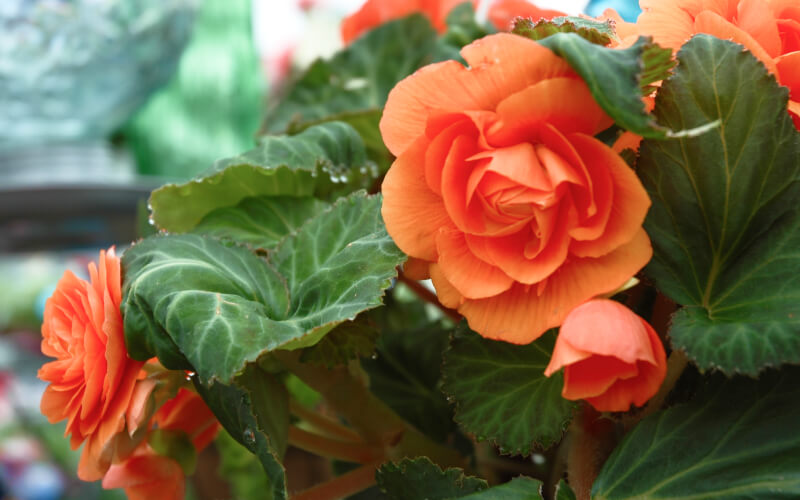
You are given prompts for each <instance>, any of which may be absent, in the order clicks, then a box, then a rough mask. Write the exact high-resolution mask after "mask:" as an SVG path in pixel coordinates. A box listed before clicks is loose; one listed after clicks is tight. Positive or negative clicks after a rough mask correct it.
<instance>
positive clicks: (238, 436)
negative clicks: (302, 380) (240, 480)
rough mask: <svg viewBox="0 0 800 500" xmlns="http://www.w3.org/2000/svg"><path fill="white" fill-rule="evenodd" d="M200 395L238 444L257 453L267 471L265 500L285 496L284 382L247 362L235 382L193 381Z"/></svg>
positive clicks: (286, 412) (286, 426)
mask: <svg viewBox="0 0 800 500" xmlns="http://www.w3.org/2000/svg"><path fill="white" fill-rule="evenodd" d="M195 387H196V388H197V391H198V393H199V394H200V396H202V397H203V399H204V400H205V402H206V403H207V404H208V406H209V408H211V410H212V411H213V412H214V415H216V417H217V419H218V420H219V422H220V424H222V426H223V427H224V428H225V430H226V431H228V433H229V434H230V435H231V437H232V438H233V439H235V440H236V442H238V443H239V444H241V445H242V446H244V447H245V448H247V450H248V451H249V452H250V453H252V454H254V455H255V456H256V457H258V459H259V461H260V462H261V466H262V468H263V469H264V472H265V473H266V480H267V482H268V488H267V489H264V490H262V491H261V495H262V496H261V497H259V498H265V499H267V500H284V499H286V498H287V494H286V474H285V471H284V469H283V465H282V464H281V457H282V456H283V453H284V452H285V451H286V440H287V435H288V432H289V401H288V394H287V392H286V389H285V388H284V386H283V384H281V383H280V382H278V381H277V380H275V378H274V377H273V376H272V375H270V374H269V373H267V372H265V371H263V370H261V369H260V368H259V367H258V366H257V365H249V366H248V367H247V369H246V370H245V371H244V373H243V374H242V375H241V376H240V377H239V378H238V379H237V380H236V385H224V384H221V383H215V384H213V385H211V386H210V387H209V386H207V385H205V384H202V383H199V381H195Z"/></svg>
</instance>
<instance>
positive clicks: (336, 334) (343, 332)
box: [300, 315, 380, 368]
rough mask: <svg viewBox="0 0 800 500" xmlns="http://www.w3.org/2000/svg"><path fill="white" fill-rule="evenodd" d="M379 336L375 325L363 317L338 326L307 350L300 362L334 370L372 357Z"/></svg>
mask: <svg viewBox="0 0 800 500" xmlns="http://www.w3.org/2000/svg"><path fill="white" fill-rule="evenodd" d="M379 334H380V331H379V330H378V328H377V326H376V325H375V323H373V322H372V321H370V320H369V319H367V317H366V316H364V315H361V316H359V317H358V318H356V319H355V320H353V321H346V322H344V323H342V324H341V325H339V326H337V327H336V328H334V329H333V330H331V331H330V332H329V333H328V334H327V335H325V338H323V339H322V340H320V341H319V342H318V343H317V344H315V345H313V346H311V347H309V348H308V349H305V350H304V351H303V354H302V355H301V356H300V361H302V362H303V363H314V364H319V365H323V366H326V367H328V368H333V367H334V366H337V365H344V364H347V362H348V361H350V360H353V359H357V358H365V357H369V356H372V355H373V353H374V352H375V342H376V340H377V339H378V335H379Z"/></svg>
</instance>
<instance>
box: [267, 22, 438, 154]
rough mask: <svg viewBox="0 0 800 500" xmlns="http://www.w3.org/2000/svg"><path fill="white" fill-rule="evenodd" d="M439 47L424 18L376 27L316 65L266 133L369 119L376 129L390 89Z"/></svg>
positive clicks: (276, 111) (272, 114)
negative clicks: (354, 119)
mask: <svg viewBox="0 0 800 500" xmlns="http://www.w3.org/2000/svg"><path fill="white" fill-rule="evenodd" d="M435 47H436V31H434V29H433V27H432V26H431V24H430V22H429V21H428V20H427V18H425V17H424V16H422V15H421V14H415V15H412V16H410V17H406V18H403V19H398V20H395V21H391V22H388V23H386V24H384V25H382V26H380V27H378V28H376V29H373V30H371V31H369V32H367V33H366V34H364V35H363V36H361V37H359V38H358V39H357V40H355V41H353V43H351V44H350V45H349V46H348V47H346V48H345V49H343V50H342V51H340V52H338V53H337V54H336V55H334V56H333V57H332V58H331V59H329V60H322V59H320V60H317V61H315V62H314V63H313V64H312V65H311V66H310V67H309V68H308V70H306V72H305V73H304V74H303V75H302V76H301V77H300V78H299V79H298V80H297V81H296V82H294V83H293V84H292V85H291V86H290V87H289V90H288V91H287V93H286V95H285V96H284V97H283V98H282V99H281V101H280V102H279V103H278V104H277V106H276V107H274V108H273V109H271V110H270V111H268V112H267V116H266V119H265V121H264V130H265V131H266V132H267V133H283V132H287V131H288V132H290V133H291V132H295V131H298V130H302V129H304V128H305V127H306V126H308V124H310V123H319V122H320V121H326V120H331V119H337V120H343V121H350V120H351V119H352V118H356V117H358V118H361V117H363V116H365V115H366V116H369V117H371V119H372V120H373V124H374V125H373V127H372V129H373V130H376V131H377V124H378V120H379V119H380V114H381V110H382V109H383V106H384V104H385V103H386V98H387V96H388V95H389V91H390V90H392V88H393V87H394V86H395V84H397V82H399V81H400V80H402V79H403V78H405V77H406V76H408V75H410V74H411V73H413V72H414V70H416V69H417V68H419V67H420V66H423V65H424V64H427V63H428V62H431V54H432V52H433V50H434V48H435ZM367 129H369V128H368V127H367ZM377 146H378V145H376V146H375V147H377ZM380 146H381V147H382V143H381V144H380Z"/></svg>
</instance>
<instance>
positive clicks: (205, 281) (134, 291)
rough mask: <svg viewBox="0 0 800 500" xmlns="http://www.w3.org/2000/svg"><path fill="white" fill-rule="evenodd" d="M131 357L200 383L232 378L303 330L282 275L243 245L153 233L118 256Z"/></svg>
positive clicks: (224, 380)
mask: <svg viewBox="0 0 800 500" xmlns="http://www.w3.org/2000/svg"><path fill="white" fill-rule="evenodd" d="M122 266H123V269H124V280H123V283H124V286H123V302H122V307H121V309H122V315H123V318H124V325H125V341H126V344H127V347H128V352H129V354H130V356H131V357H132V358H134V359H139V360H145V359H149V358H151V357H152V356H154V355H156V356H158V358H159V360H161V362H162V363H163V364H164V366H166V367H167V368H171V369H188V370H193V371H195V372H197V374H198V376H199V377H200V379H201V380H202V381H203V383H208V382H210V381H212V380H213V379H220V380H222V381H223V382H225V383H229V382H230V381H231V379H232V378H233V376H234V375H235V374H236V373H237V372H239V371H241V369H242V368H244V365H245V363H247V362H253V361H255V360H256V359H257V358H258V356H259V355H260V354H261V353H262V352H264V351H269V350H272V349H277V348H278V347H280V346H282V345H284V344H286V343H287V342H289V341H290V340H293V339H294V338H297V337H300V336H302V334H303V333H304V332H302V331H299V330H298V329H297V328H296V327H294V325H292V324H290V323H286V322H280V321H278V320H279V319H281V318H285V317H286V315H287V313H288V311H289V307H290V304H289V301H290V299H289V291H288V289H287V285H286V282H285V280H284V278H283V277H282V276H281V275H280V274H278V273H277V271H275V269H274V268H272V267H271V266H270V265H269V263H267V262H266V261H265V260H264V259H262V258H260V257H258V256H256V255H254V254H253V253H252V252H250V251H249V250H247V249H246V248H242V247H237V246H232V245H224V244H222V243H220V242H219V241H217V240H213V239H211V238H206V237H202V236H198V235H174V236H157V237H153V238H148V239H145V240H143V241H142V242H140V243H138V244H136V245H135V246H133V247H131V248H129V249H128V250H127V251H126V252H125V254H124V255H123V257H122Z"/></svg>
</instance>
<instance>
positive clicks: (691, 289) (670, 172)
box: [639, 35, 800, 374]
mask: <svg viewBox="0 0 800 500" xmlns="http://www.w3.org/2000/svg"><path fill="white" fill-rule="evenodd" d="M678 59H679V61H680V63H679V65H678V68H677V69H676V71H675V75H674V76H673V77H672V78H671V79H670V80H669V81H667V82H665V83H664V86H663V87H662V89H661V91H660V92H659V95H658V99H657V101H656V109H655V113H656V116H657V117H658V119H659V121H661V122H662V123H664V124H666V125H667V126H671V127H693V126H696V125H699V124H702V123H705V122H708V121H709V120H717V119H719V120H721V125H720V127H719V128H718V129H716V130H713V131H711V132H709V133H707V134H705V135H703V136H701V137H697V138H684V139H680V140H673V141H645V142H644V143H643V144H642V147H641V159H640V161H639V174H640V176H641V178H642V182H643V183H644V185H645V187H646V188H647V190H648V191H649V193H650V196H651V198H652V200H653V207H652V208H651V210H650V213H649V214H648V218H647V221H646V222H645V229H647V232H648V234H649V235H650V237H651V239H652V241H653V249H654V257H653V260H652V262H651V263H650V265H649V266H648V267H647V273H648V274H649V275H650V276H651V277H652V278H653V279H654V280H655V282H656V284H657V285H658V287H659V288H660V289H661V290H662V291H663V292H664V293H666V294H667V295H669V296H670V297H671V298H672V299H673V300H675V301H676V302H678V303H680V304H683V305H685V306H688V307H686V308H684V310H682V311H681V312H680V313H678V314H677V315H676V316H675V317H674V318H673V324H672V329H671V331H670V336H671V338H672V345H673V347H676V348H679V349H683V350H685V351H686V352H687V353H688V354H689V356H690V357H691V358H692V359H693V360H694V361H695V362H696V363H697V365H698V366H699V367H700V368H702V369H707V368H714V367H715V368H720V369H722V370H724V371H725V372H728V373H732V372H744V373H749V374H755V373H757V372H758V371H759V370H761V369H762V368H763V367H765V366H770V365H779V364H781V363H786V362H792V363H797V362H800V314H798V306H797V304H798V301H800V272H798V271H800V253H798V250H797V249H798V248H800V211H798V205H797V200H798V199H800V134H798V133H797V131H796V130H795V128H794V126H793V124H792V120H791V119H790V117H789V115H788V114H787V112H786V102H787V90H786V89H785V88H782V87H779V86H778V85H777V84H776V82H775V79H774V78H773V77H772V76H770V75H768V74H767V72H766V70H765V68H764V66H763V64H761V63H760V62H759V61H758V60H756V59H755V58H754V57H753V56H752V55H751V54H750V53H749V52H747V51H744V50H742V47H741V46H739V45H735V44H733V43H731V42H727V41H723V40H719V39H716V38H713V37H710V36H707V35H700V36H696V37H695V38H693V39H692V40H691V41H689V43H687V44H686V45H685V46H684V47H683V49H682V50H681V51H680V52H679V53H678Z"/></svg>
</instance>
